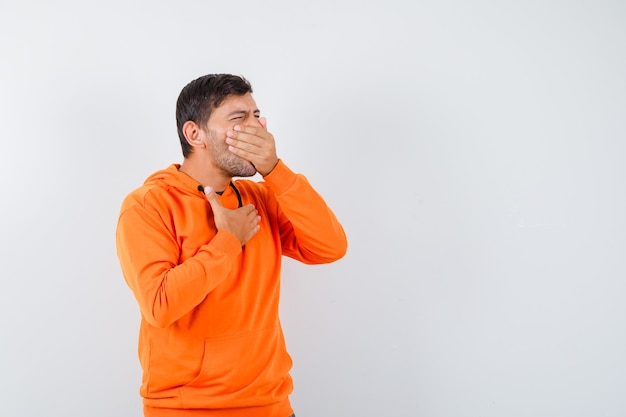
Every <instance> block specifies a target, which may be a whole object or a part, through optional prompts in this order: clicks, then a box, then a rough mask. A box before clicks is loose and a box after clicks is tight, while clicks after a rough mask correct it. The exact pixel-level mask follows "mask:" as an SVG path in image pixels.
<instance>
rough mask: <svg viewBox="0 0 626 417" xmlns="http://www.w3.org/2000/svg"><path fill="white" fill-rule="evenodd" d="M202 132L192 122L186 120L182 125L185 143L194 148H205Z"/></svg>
mask: <svg viewBox="0 0 626 417" xmlns="http://www.w3.org/2000/svg"><path fill="white" fill-rule="evenodd" d="M203 133H204V132H203V131H202V129H200V126H198V125H197V124H196V122H194V121H192V120H187V121H186V122H185V124H184V125H183V135H185V139H187V143H189V145H191V146H192V147H194V148H204V147H206V145H205V143H204V140H203V139H204V134H203Z"/></svg>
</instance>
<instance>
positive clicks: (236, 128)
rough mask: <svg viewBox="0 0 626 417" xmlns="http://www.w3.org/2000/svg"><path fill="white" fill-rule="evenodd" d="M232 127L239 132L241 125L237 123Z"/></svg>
mask: <svg viewBox="0 0 626 417" xmlns="http://www.w3.org/2000/svg"><path fill="white" fill-rule="evenodd" d="M233 129H235V130H236V131H237V132H239V131H240V130H241V126H239V125H237V126H235V127H233Z"/></svg>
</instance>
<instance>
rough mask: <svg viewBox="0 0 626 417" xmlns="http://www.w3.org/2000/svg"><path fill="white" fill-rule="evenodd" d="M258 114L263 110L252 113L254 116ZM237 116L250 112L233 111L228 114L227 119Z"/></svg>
mask: <svg viewBox="0 0 626 417" xmlns="http://www.w3.org/2000/svg"><path fill="white" fill-rule="evenodd" d="M257 113H258V114H260V113H261V110H259V109H255V110H253V111H252V114H257ZM236 114H248V111H247V110H235V111H232V112H230V113H228V116H227V117H231V116H234V115H236Z"/></svg>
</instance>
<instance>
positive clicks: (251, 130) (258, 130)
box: [233, 125, 270, 139]
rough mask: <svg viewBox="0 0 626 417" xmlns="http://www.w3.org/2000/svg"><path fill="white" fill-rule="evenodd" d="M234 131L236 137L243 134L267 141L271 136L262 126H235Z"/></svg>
mask: <svg viewBox="0 0 626 417" xmlns="http://www.w3.org/2000/svg"><path fill="white" fill-rule="evenodd" d="M233 131H234V132H233V133H234V136H235V137H238V136H239V135H241V134H248V135H253V136H258V137H260V138H263V139H267V138H268V137H269V136H270V133H269V132H268V131H267V130H265V128H263V127H261V126H250V125H235V126H233Z"/></svg>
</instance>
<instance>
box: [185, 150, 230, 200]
mask: <svg viewBox="0 0 626 417" xmlns="http://www.w3.org/2000/svg"><path fill="white" fill-rule="evenodd" d="M178 170H179V171H180V172H182V173H183V174H187V175H188V176H190V177H191V178H193V179H194V180H196V181H198V184H200V185H202V186H203V187H211V188H213V190H214V191H219V192H222V191H224V190H225V189H226V187H228V184H229V183H230V182H231V181H232V178H231V177H227V176H224V174H222V173H221V172H220V170H218V169H217V168H216V167H215V166H214V165H213V164H207V161H206V160H203V161H198V160H197V158H193V154H192V155H191V156H190V157H188V158H185V160H184V161H183V163H182V164H181V165H180V168H179V169H178Z"/></svg>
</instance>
